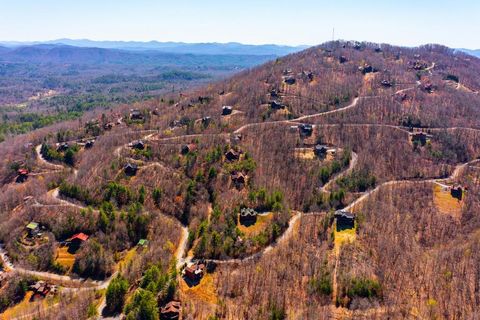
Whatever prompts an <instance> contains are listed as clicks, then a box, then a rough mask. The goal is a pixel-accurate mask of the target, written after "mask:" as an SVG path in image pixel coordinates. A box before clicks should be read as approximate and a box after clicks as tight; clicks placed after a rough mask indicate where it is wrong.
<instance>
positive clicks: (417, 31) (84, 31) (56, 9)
mask: <svg viewBox="0 0 480 320" xmlns="http://www.w3.org/2000/svg"><path fill="white" fill-rule="evenodd" d="M479 20H480V1H479V0H455V1H454V0H436V1H434V0H415V1H414V0H396V1H391V0H383V1H378V0H366V1H360V0H357V1H355V0H339V1H338V0H331V1H324V0H316V1H314V0H290V1H285V0H263V1H262V0H256V1H255V0H239V1H228V0H223V1H220V0H172V1H165V0H0V40H2V41H38V40H53V39H58V38H72V39H81V38H88V39H92V40H138V41H149V40H158V41H184V42H231V41H235V42H242V43H251V44H262V43H276V44H288V45H298V44H309V45H312V44H319V43H322V42H324V41H327V40H330V39H331V38H332V29H333V28H334V27H335V34H336V38H341V39H347V40H367V41H373V42H386V43H392V44H399V45H407V46H413V45H419V44H425V43H441V44H445V45H448V46H450V47H457V48H458V47H465V48H471V49H476V48H480V21H479Z"/></svg>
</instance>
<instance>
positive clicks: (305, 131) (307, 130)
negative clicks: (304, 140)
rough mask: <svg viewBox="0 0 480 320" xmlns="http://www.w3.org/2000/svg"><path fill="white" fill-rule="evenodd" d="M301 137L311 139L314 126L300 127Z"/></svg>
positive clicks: (302, 125) (303, 125)
mask: <svg viewBox="0 0 480 320" xmlns="http://www.w3.org/2000/svg"><path fill="white" fill-rule="evenodd" d="M298 128H299V132H300V136H301V137H310V136H311V135H312V133H313V126H312V125H311V124H307V123H304V124H301V125H300V126H299V127H298Z"/></svg>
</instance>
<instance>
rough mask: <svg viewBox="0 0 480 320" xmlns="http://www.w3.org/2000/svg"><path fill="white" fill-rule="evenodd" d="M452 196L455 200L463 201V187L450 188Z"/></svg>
mask: <svg viewBox="0 0 480 320" xmlns="http://www.w3.org/2000/svg"><path fill="white" fill-rule="evenodd" d="M450 195H451V196H452V197H453V198H455V199H458V200H459V201H462V198H463V189H462V187H461V186H453V187H451V188H450Z"/></svg>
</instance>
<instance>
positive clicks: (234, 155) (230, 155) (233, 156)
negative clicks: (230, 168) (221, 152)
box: [225, 148, 240, 161]
mask: <svg viewBox="0 0 480 320" xmlns="http://www.w3.org/2000/svg"><path fill="white" fill-rule="evenodd" d="M225 159H227V160H228V161H236V160H238V159H240V154H239V153H238V152H237V151H235V150H233V149H231V148H230V149H229V150H228V151H227V152H226V153H225Z"/></svg>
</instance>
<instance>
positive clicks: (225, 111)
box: [222, 106, 233, 116]
mask: <svg viewBox="0 0 480 320" xmlns="http://www.w3.org/2000/svg"><path fill="white" fill-rule="evenodd" d="M232 111H233V108H232V107H231V106H223V107H222V116H228V115H229V114H232Z"/></svg>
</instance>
